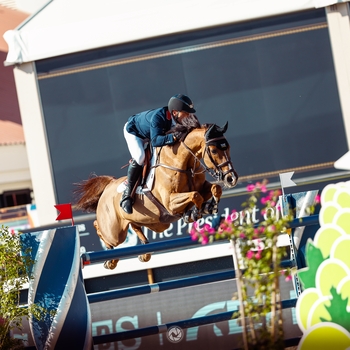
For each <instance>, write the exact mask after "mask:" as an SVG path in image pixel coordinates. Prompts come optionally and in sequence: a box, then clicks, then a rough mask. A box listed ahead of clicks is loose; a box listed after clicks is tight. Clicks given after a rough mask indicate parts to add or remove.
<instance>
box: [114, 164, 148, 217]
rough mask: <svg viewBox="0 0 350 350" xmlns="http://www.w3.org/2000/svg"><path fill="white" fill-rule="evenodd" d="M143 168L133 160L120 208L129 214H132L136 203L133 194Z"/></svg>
mask: <svg viewBox="0 0 350 350" xmlns="http://www.w3.org/2000/svg"><path fill="white" fill-rule="evenodd" d="M142 168H143V166H142V165H139V164H138V163H137V162H136V161H135V159H132V161H131V163H130V165H129V168H128V181H127V184H126V188H125V190H124V192H123V195H122V199H121V201H120V206H121V207H122V208H123V210H124V211H125V212H126V213H127V214H132V205H133V202H134V200H133V198H132V192H133V189H134V187H135V186H136V184H137V182H138V180H139V177H140V175H141V171H142Z"/></svg>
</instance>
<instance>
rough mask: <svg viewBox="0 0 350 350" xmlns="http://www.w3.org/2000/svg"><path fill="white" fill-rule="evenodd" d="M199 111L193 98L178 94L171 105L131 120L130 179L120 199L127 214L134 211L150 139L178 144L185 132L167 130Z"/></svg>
mask: <svg viewBox="0 0 350 350" xmlns="http://www.w3.org/2000/svg"><path fill="white" fill-rule="evenodd" d="M195 112H196V110H195V109H194V108H193V102H192V100H191V99H190V98H189V97H188V96H186V95H183V94H177V95H174V96H172V97H171V98H170V100H169V103H168V106H166V107H162V108H158V109H151V110H148V111H144V112H141V113H138V114H135V115H133V116H131V117H130V118H129V119H128V121H127V123H126V124H125V126H124V137H125V140H126V143H127V145H128V148H129V152H130V154H131V157H132V159H131V161H130V165H129V168H128V181H127V183H126V188H125V190H124V193H123V195H122V198H121V201H120V206H121V207H122V208H123V210H124V211H125V212H126V213H128V214H132V205H133V198H132V191H133V189H134V187H135V185H136V183H137V181H138V179H139V177H140V175H141V171H142V168H143V164H144V161H145V145H146V144H147V143H148V142H150V146H151V147H161V146H164V145H172V144H174V143H175V142H176V141H178V140H179V139H180V137H181V134H179V133H167V131H169V130H170V129H171V128H172V127H173V126H174V125H175V124H176V123H179V124H181V123H182V122H184V121H185V119H187V118H189V117H190V116H192V114H193V113H195Z"/></svg>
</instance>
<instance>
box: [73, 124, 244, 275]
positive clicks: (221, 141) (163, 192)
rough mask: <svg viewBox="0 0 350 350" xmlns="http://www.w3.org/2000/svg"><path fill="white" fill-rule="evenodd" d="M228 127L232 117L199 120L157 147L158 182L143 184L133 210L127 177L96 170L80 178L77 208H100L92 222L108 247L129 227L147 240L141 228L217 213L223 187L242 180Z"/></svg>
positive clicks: (123, 236)
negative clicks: (126, 197)
mask: <svg viewBox="0 0 350 350" xmlns="http://www.w3.org/2000/svg"><path fill="white" fill-rule="evenodd" d="M227 127H228V123H227V122H226V124H225V125H224V126H223V127H219V126H217V125H216V124H203V125H200V124H199V123H198V127H195V128H192V129H191V130H188V132H187V133H186V134H185V135H184V137H182V138H181V139H180V141H179V142H177V143H175V144H173V145H167V146H163V147H158V148H155V150H154V152H155V156H156V162H155V163H154V165H152V166H150V169H149V173H150V172H152V171H153V176H154V181H153V184H152V185H149V184H148V185H147V182H146V183H145V184H143V185H142V186H139V187H138V191H136V193H135V194H134V204H133V212H132V214H127V213H125V212H124V211H123V209H122V208H121V207H120V205H119V202H120V199H121V195H122V192H123V190H124V187H123V185H124V182H125V181H126V177H125V176H124V177H121V178H115V177H113V176H108V175H102V176H97V175H94V176H90V178H89V179H88V180H84V181H82V182H80V183H76V184H75V185H76V190H75V192H74V193H75V195H77V196H78V200H77V202H76V205H75V208H76V209H78V210H82V211H84V212H96V220H95V221H94V223H93V225H94V227H95V229H96V232H97V235H98V236H99V237H100V238H101V240H102V241H103V242H104V244H105V245H106V248H107V249H113V248H115V247H117V246H118V245H119V244H121V243H123V242H124V241H125V239H126V237H127V233H128V228H129V226H130V227H131V228H132V229H133V231H134V232H135V233H136V234H137V236H138V237H139V239H140V241H141V243H142V244H147V243H148V240H147V238H146V236H145V235H144V234H143V231H142V227H147V228H148V229H150V230H152V231H154V232H157V233H160V232H163V231H164V230H166V229H167V228H169V226H170V224H171V223H172V222H174V221H177V220H179V219H181V218H184V221H186V222H187V223H188V222H193V221H196V220H197V219H199V218H200V217H202V216H203V215H206V214H214V213H217V207H218V203H219V200H220V197H221V195H222V186H224V187H227V188H232V187H234V186H235V185H236V184H237V181H238V175H237V172H236V171H235V169H234V167H233V165H232V161H231V157H230V145H229V143H228V142H227V140H226V138H225V136H224V133H225V132H226V130H227ZM206 173H209V174H210V175H211V176H212V177H213V178H214V179H215V181H214V182H213V183H211V182H209V181H207V180H206ZM141 187H142V188H141ZM149 187H150V188H149ZM210 199H211V200H210ZM209 200H210V201H209ZM150 258H151V254H150V253H147V254H144V255H141V256H139V260H140V261H143V262H146V261H149V260H150ZM117 263H118V259H114V260H110V261H106V262H105V263H104V267H105V268H107V269H114V268H115V267H116V266H117Z"/></svg>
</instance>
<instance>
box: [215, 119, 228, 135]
mask: <svg viewBox="0 0 350 350" xmlns="http://www.w3.org/2000/svg"><path fill="white" fill-rule="evenodd" d="M227 127H228V122H226V123H225V125H224V126H223V127H222V128H220V127H219V126H218V127H217V130H218V131H219V132H221V133H223V134H224V133H225V132H226V131H227Z"/></svg>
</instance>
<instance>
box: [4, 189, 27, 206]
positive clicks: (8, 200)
mask: <svg viewBox="0 0 350 350" xmlns="http://www.w3.org/2000/svg"><path fill="white" fill-rule="evenodd" d="M1 197H2V198H1V199H2V200H1V207H2V208H7V207H15V206H18V205H24V204H30V203H31V202H32V198H31V190H30V189H25V190H17V191H6V192H4V193H3V194H2V195H1Z"/></svg>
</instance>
